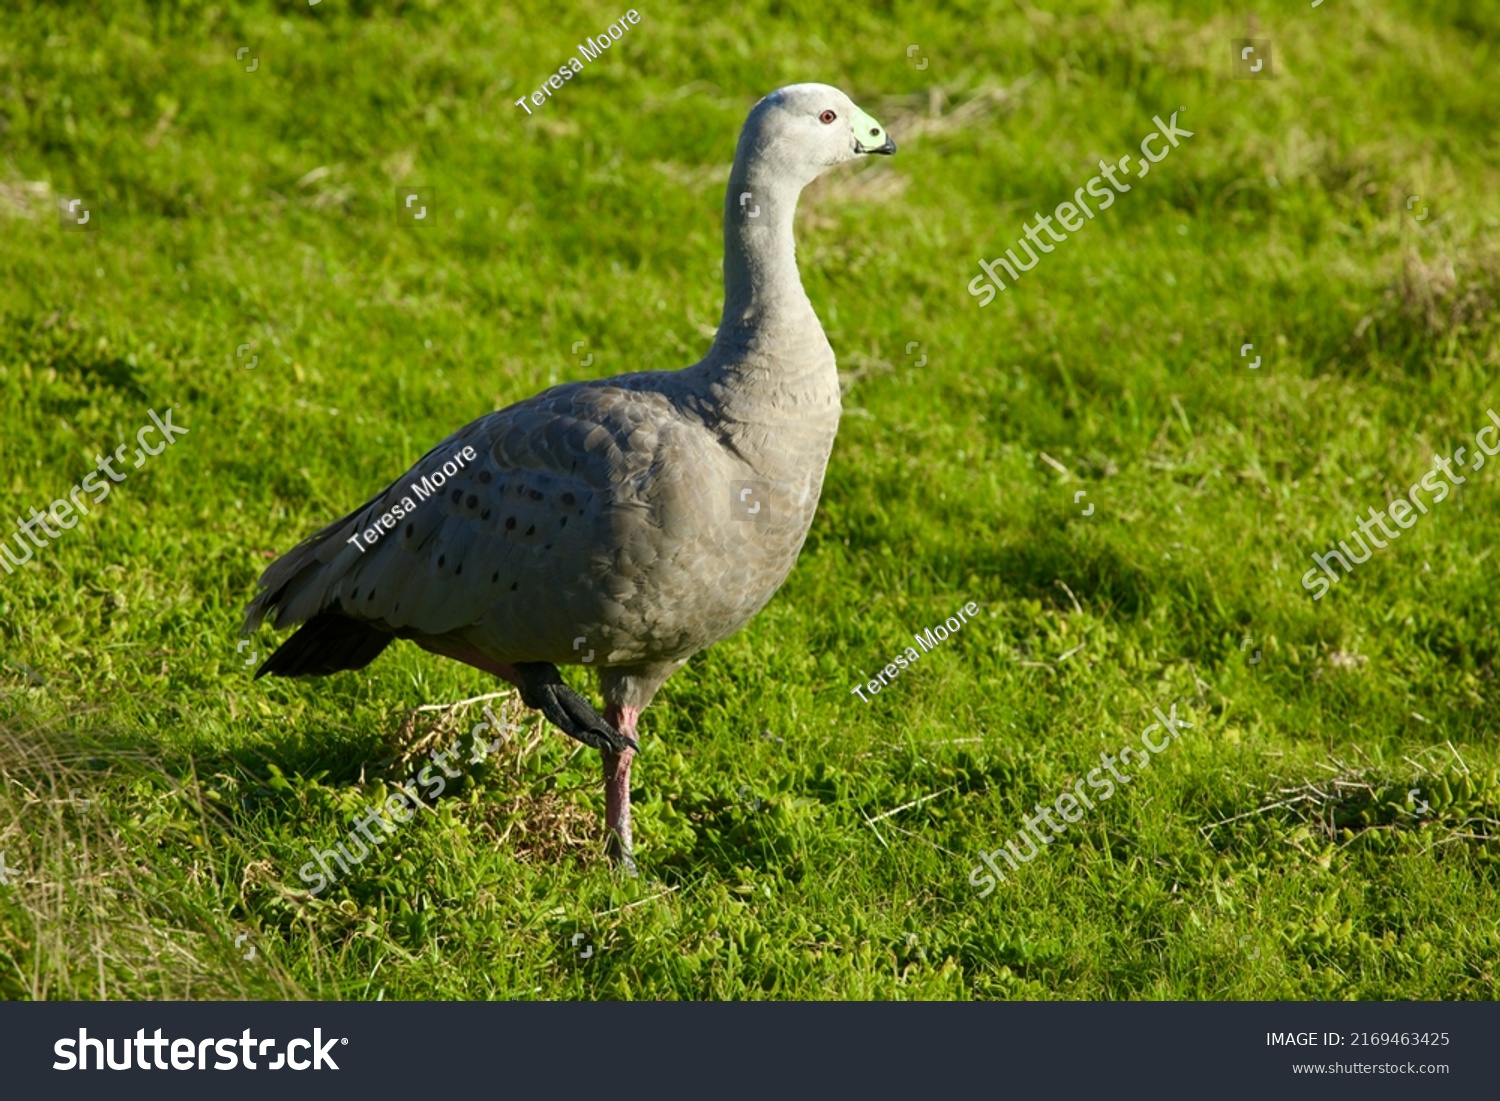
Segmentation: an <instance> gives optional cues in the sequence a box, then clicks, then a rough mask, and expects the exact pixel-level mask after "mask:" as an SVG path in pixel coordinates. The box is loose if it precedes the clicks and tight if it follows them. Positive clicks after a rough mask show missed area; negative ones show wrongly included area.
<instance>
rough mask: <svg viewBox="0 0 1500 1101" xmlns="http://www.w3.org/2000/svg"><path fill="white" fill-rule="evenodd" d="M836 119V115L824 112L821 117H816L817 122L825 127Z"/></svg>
mask: <svg viewBox="0 0 1500 1101" xmlns="http://www.w3.org/2000/svg"><path fill="white" fill-rule="evenodd" d="M836 118H838V115H836V114H834V113H833V112H832V111H824V112H823V113H822V114H821V115H819V116H818V121H819V122H821V123H824V124H825V125H826V124H827V123H830V122H832V121H833V120H834V119H836Z"/></svg>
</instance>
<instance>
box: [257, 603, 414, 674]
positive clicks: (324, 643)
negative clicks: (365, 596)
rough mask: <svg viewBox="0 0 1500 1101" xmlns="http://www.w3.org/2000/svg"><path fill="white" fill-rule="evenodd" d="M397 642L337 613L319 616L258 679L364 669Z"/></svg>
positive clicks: (284, 645) (269, 662)
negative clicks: (267, 676)
mask: <svg viewBox="0 0 1500 1101" xmlns="http://www.w3.org/2000/svg"><path fill="white" fill-rule="evenodd" d="M394 638H395V636H394V635H391V634H387V633H386V632H385V631H381V630H377V629H376V628H374V627H371V626H369V625H368V624H366V623H360V622H359V621H358V620H354V619H350V618H349V617H348V616H345V615H340V614H339V613H337V612H319V613H318V614H317V615H315V616H313V617H312V618H311V619H309V620H308V621H307V622H306V623H304V624H303V625H302V626H301V627H300V628H299V629H298V630H297V633H296V634H295V635H293V636H292V637H291V638H289V639H287V640H286V641H285V642H283V643H282V644H281V645H280V646H279V647H277V649H276V652H275V653H274V654H272V655H271V656H270V657H268V658H267V659H266V662H265V664H264V665H262V666H261V667H260V668H259V669H257V670H256V671H255V679H256V680H259V679H260V678H261V677H263V676H265V675H266V674H267V673H269V674H271V675H272V676H273V677H326V676H328V675H329V674H330V673H338V672H341V671H343V670H345V669H363V668H364V667H365V666H366V665H369V664H370V662H372V661H374V660H375V659H376V658H377V657H379V656H380V652H381V651H382V650H384V649H385V648H386V647H387V646H389V645H390V644H391V641H392V640H393V639H394Z"/></svg>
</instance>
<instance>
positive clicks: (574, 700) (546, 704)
mask: <svg viewBox="0 0 1500 1101" xmlns="http://www.w3.org/2000/svg"><path fill="white" fill-rule="evenodd" d="M513 668H514V669H515V671H516V673H517V674H519V675H520V678H521V683H520V685H519V687H520V689H521V702H522V703H524V704H525V705H526V706H527V707H532V708H535V709H536V710H538V711H540V712H541V713H542V714H543V715H545V716H546V717H547V721H548V722H550V723H552V725H553V726H555V727H557V728H558V729H559V730H561V731H562V732H563V733H564V734H566V735H568V736H569V737H570V738H577V739H578V740H579V741H580V742H582V743H583V744H584V745H591V746H593V747H594V748H595V749H597V750H599V751H600V752H601V753H604V754H605V755H606V760H607V759H608V755H609V754H610V753H611V752H613V753H621V752H626V753H628V752H630V751H631V750H633V749H635V748H636V744H635V740H634V739H633V738H630V737H628V736H626V735H622V734H621V733H620V732H619V731H618V730H616V729H615V727H614V724H613V723H610V722H607V721H605V720H604V719H602V718H600V716H599V712H597V711H595V710H594V708H593V706H592V705H591V704H590V703H589V701H588V700H586V699H584V698H583V697H582V696H580V695H579V694H578V693H577V692H575V691H573V690H572V689H571V688H569V687H568V686H567V685H566V684H564V683H563V679H562V677H561V676H559V675H558V672H557V666H555V665H553V664H551V663H550V662H545V661H518V662H516V663H515V665H514V666H513Z"/></svg>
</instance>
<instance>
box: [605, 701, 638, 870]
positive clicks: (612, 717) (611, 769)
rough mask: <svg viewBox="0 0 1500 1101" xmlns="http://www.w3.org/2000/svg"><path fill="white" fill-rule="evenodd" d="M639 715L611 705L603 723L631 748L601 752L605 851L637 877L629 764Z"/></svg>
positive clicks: (606, 710)
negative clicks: (632, 840) (607, 835)
mask: <svg viewBox="0 0 1500 1101" xmlns="http://www.w3.org/2000/svg"><path fill="white" fill-rule="evenodd" d="M640 715H641V709H640V708H638V707H623V706H620V705H618V704H613V703H612V704H610V705H609V706H608V707H606V708H605V709H604V721H605V722H607V723H608V724H609V725H610V726H611V727H613V728H614V729H616V730H618V731H620V733H621V735H622V736H623V738H624V739H625V740H628V741H629V742H630V745H629V746H626V747H625V748H623V749H621V750H619V751H615V750H612V749H602V750H600V756H601V757H603V758H604V828H605V829H607V830H608V831H609V840H608V841H607V843H606V851H607V852H608V853H609V858H610V859H611V860H613V861H614V862H615V863H616V864H617V865H619V866H620V867H621V868H623V869H624V870H625V873H626V874H627V875H635V874H636V869H635V857H634V854H633V852H632V847H631V843H630V762H631V761H632V760H634V759H635V748H634V746H635V724H636V720H637V719H639V718H640Z"/></svg>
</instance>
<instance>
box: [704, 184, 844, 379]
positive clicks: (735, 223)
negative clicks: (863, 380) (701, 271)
mask: <svg viewBox="0 0 1500 1101" xmlns="http://www.w3.org/2000/svg"><path fill="white" fill-rule="evenodd" d="M768 175H769V174H767V173H764V172H760V171H757V168H756V166H755V165H754V164H752V165H750V166H748V167H747V166H744V165H741V164H740V163H739V161H738V160H737V161H736V163H735V166H734V169H733V171H732V172H731V173H730V175H729V187H728V190H727V191H726V192H725V196H724V315H723V317H722V318H721V319H720V321H719V331H718V334H717V335H716V336H715V337H714V346H713V349H712V350H711V351H710V353H709V355H710V358H713V359H716V360H717V361H718V362H720V363H737V362H744V361H746V360H750V361H754V360H758V359H760V358H761V354H762V353H769V352H771V351H773V350H774V351H776V352H778V353H780V354H783V355H784V354H787V353H791V354H797V353H801V352H804V351H805V349H804V347H803V346H821V347H826V346H827V341H826V340H824V338H823V330H822V327H821V326H820V325H819V324H818V317H817V314H815V313H814V312H813V308H812V303H811V302H809V301H808V300H807V294H806V293H805V292H804V291H803V289H802V278H801V276H800V275H799V274H798V272H797V249H796V244H795V242H794V241H793V238H792V222H793V218H794V216H795V214H796V211H797V197H798V195H799V194H800V193H801V190H802V189H801V187H800V186H797V185H795V184H791V183H788V182H786V181H785V180H776V179H771V178H768Z"/></svg>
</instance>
